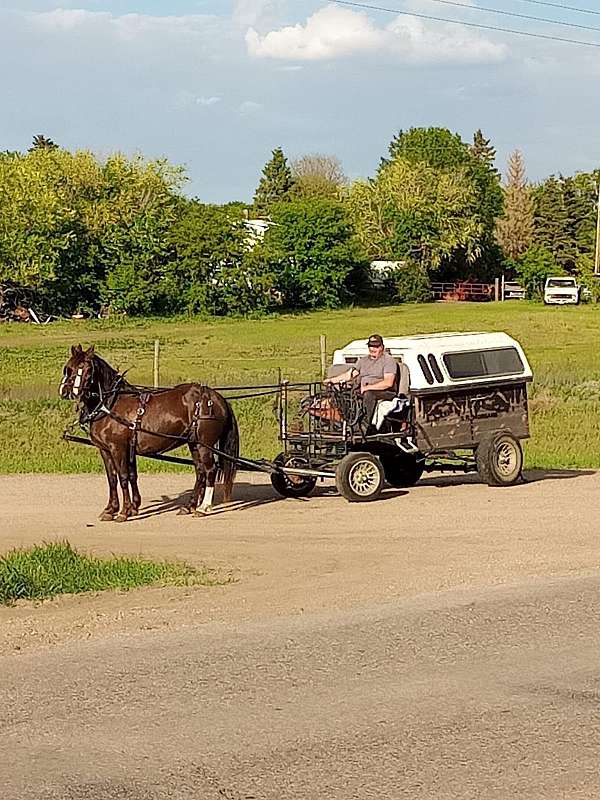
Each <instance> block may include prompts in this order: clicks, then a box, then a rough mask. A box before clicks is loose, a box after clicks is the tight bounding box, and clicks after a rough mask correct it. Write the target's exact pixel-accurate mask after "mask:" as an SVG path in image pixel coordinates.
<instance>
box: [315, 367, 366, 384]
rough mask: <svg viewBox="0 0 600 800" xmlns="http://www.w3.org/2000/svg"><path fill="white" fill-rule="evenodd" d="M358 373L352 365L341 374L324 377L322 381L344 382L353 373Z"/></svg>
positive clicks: (352, 375)
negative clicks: (333, 376)
mask: <svg viewBox="0 0 600 800" xmlns="http://www.w3.org/2000/svg"><path fill="white" fill-rule="evenodd" d="M356 374H358V373H357V371H356V369H355V368H354V367H350V368H349V369H347V370H346V372H342V374H341V375H336V376H335V378H325V380H324V381H323V383H346V381H350V380H352V378H353V377H354V375H356Z"/></svg>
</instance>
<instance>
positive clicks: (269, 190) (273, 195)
mask: <svg viewBox="0 0 600 800" xmlns="http://www.w3.org/2000/svg"><path fill="white" fill-rule="evenodd" d="M293 187H294V178H293V176H292V171H291V169H290V167H289V164H288V163H287V159H286V157H285V156H284V154H283V150H282V149H281V148H280V147H277V148H276V149H275V150H273V155H272V157H271V159H270V160H269V161H268V162H267V163H266V164H265V166H264V168H263V173H262V178H261V179H260V183H259V184H258V188H257V190H256V193H255V195H254V205H255V207H256V209H257V210H258V211H260V212H263V213H267V212H268V211H269V210H270V208H271V206H273V205H274V204H275V203H281V202H285V201H286V200H290V199H291V194H292V189H293Z"/></svg>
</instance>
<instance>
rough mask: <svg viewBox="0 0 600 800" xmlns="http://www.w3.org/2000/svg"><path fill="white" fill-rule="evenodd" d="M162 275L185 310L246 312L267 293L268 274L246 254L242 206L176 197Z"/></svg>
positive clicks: (258, 306) (261, 305) (262, 303)
mask: <svg viewBox="0 0 600 800" xmlns="http://www.w3.org/2000/svg"><path fill="white" fill-rule="evenodd" d="M169 240H170V243H171V246H172V259H171V262H170V265H169V268H168V270H167V277H168V279H169V280H170V281H171V282H172V284H173V286H174V288H175V291H176V293H177V296H178V297H179V300H180V305H179V308H180V309H181V310H186V311H188V312H191V313H198V312H204V313H209V314H248V313H250V312H253V311H259V310H265V309H267V308H268V307H269V305H270V304H271V302H272V299H273V292H272V287H273V283H274V277H273V275H272V274H271V273H270V272H269V271H268V269H267V268H266V267H265V265H264V263H262V262H261V261H260V260H257V259H255V258H254V257H253V256H252V250H251V247H250V236H249V232H248V229H247V228H246V226H245V224H244V218H243V207H240V206H235V205H227V206H216V205H205V204H203V203H199V202H198V201H195V200H194V201H184V200H181V201H180V204H179V209H178V219H177V221H176V222H175V224H174V225H173V226H172V228H171V231H170V233H169Z"/></svg>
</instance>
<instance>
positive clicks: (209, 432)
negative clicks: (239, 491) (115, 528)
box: [59, 345, 239, 522]
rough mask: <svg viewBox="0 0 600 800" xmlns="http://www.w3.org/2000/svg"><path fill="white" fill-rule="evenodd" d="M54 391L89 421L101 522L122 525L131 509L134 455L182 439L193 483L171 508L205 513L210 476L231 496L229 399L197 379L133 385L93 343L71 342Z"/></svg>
mask: <svg viewBox="0 0 600 800" xmlns="http://www.w3.org/2000/svg"><path fill="white" fill-rule="evenodd" d="M59 394H60V396H61V397H62V398H63V399H65V400H67V399H68V400H75V401H77V403H78V407H79V411H80V418H79V421H80V423H81V424H83V425H89V432H90V439H91V441H92V442H93V443H94V444H95V445H96V447H97V448H98V450H99V451H100V455H101V456H102V460H103V461H104V467H105V469H106V477H107V480H108V488H109V498H108V504H107V506H106V508H105V509H104V510H103V512H102V514H101V515H100V519H101V520H102V521H104V522H106V521H110V520H116V521H117V522H125V521H126V520H127V519H128V518H129V517H130V516H133V515H135V514H137V513H138V511H139V508H140V505H141V497H140V492H139V489H138V476H137V460H136V457H137V456H143V455H155V454H158V453H165V452H167V451H169V450H173V449H174V448H176V447H180V446H181V445H182V444H187V446H188V447H189V450H190V453H191V455H192V459H193V461H194V467H195V470H196V482H195V485H194V491H193V493H192V498H191V501H190V503H189V504H188V505H187V506H186V507H184V508H182V509H181V510H180V511H179V513H180V514H191V513H196V514H200V515H203V514H208V513H210V511H211V509H212V502H213V495H214V488H215V482H216V480H217V477H221V478H222V481H223V486H224V502H229V500H230V499H231V493H232V489H233V483H234V480H235V473H236V467H237V464H236V461H235V459H236V458H237V457H238V455H239V431H238V425H237V420H236V418H235V415H234V413H233V410H232V408H231V406H230V404H229V403H228V401H227V400H226V399H225V398H224V397H223V396H222V395H220V394H219V392H217V391H215V390H214V389H211V388H209V387H208V386H204V385H201V384H198V383H182V384H179V385H178V386H174V387H173V388H172V389H148V388H145V387H139V386H133V385H132V384H130V383H128V382H127V381H126V380H125V377H124V375H122V374H120V373H119V372H117V370H115V369H113V368H112V367H111V366H110V364H108V363H107V362H106V361H105V360H104V359H103V358H100V356H99V355H97V354H96V353H95V352H94V346H93V345H92V347H90V348H89V349H88V350H83V348H82V347H81V345H77V347H71V357H70V358H69V360H68V361H67V363H66V364H65V366H64V369H63V378H62V382H61V384H60V389H59ZM215 449H216V450H220V451H221V452H222V453H223V454H224V456H220V455H219V454H217V453H215ZM225 456H227V457H225ZM117 483H119V484H120V485H121V491H122V495H123V504H122V507H121V508H120V507H119V495H118V491H117ZM130 487H131V497H130V494H129V488H130Z"/></svg>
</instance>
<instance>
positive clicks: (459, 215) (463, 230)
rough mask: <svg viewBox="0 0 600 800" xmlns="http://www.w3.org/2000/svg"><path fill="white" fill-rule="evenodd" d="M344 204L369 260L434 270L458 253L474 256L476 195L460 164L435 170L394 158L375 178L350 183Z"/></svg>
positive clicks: (477, 246)
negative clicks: (407, 262)
mask: <svg viewBox="0 0 600 800" xmlns="http://www.w3.org/2000/svg"><path fill="white" fill-rule="evenodd" d="M348 202H349V205H350V208H351V210H352V214H353V219H354V222H355V226H356V229H357V235H358V238H359V240H360V242H361V244H362V246H363V248H364V249H365V251H366V253H367V255H368V256H369V257H370V258H371V259H377V258H383V259H386V260H390V261H397V260H403V259H407V258H408V259H412V260H414V261H416V262H418V263H419V264H420V265H421V266H422V267H424V268H425V269H427V270H437V269H439V268H440V267H441V266H442V265H443V264H444V263H445V262H448V261H449V260H451V259H452V258H454V257H456V255H457V254H458V253H460V254H461V255H463V256H464V257H465V258H466V260H467V261H468V262H470V263H473V262H474V261H475V260H476V259H477V258H478V257H479V255H480V252H481V242H482V237H483V222H482V220H481V218H480V217H479V215H478V213H477V210H478V194H477V189H476V187H475V185H474V184H473V182H472V180H471V179H470V176H469V174H468V172H467V171H466V170H465V169H464V168H454V169H452V170H441V169H439V168H435V167H431V166H429V165H426V164H423V163H421V164H412V163H410V162H408V161H406V160H405V159H403V158H399V157H396V158H395V159H394V160H393V161H391V162H390V163H389V164H387V165H386V166H384V167H383V168H382V169H380V171H379V174H378V175H377V177H376V178H374V179H373V180H370V181H366V182H365V181H358V182H356V183H355V184H354V185H353V187H352V189H351V191H350V196H349V200H348Z"/></svg>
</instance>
